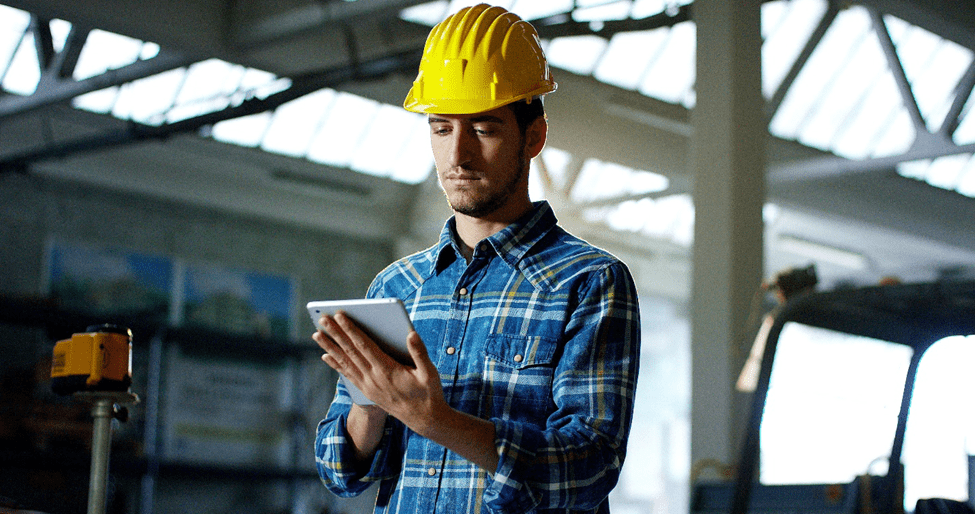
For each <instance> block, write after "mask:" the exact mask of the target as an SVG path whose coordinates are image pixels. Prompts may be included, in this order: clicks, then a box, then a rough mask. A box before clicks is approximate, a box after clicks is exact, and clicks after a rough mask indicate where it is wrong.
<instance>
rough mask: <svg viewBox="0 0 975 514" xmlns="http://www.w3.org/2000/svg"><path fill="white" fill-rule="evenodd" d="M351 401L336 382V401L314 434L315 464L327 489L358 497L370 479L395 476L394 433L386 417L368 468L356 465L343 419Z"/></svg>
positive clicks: (346, 414) (373, 480)
mask: <svg viewBox="0 0 975 514" xmlns="http://www.w3.org/2000/svg"><path fill="white" fill-rule="evenodd" d="M351 406H352V400H351V398H350V397H349V394H348V392H347V391H346V389H345V386H344V385H342V384H341V383H339V384H338V386H337V390H336V393H335V400H334V401H333V402H332V405H331V407H329V410H328V414H327V415H326V416H325V419H323V420H322V421H321V422H320V423H319V424H318V433H317V435H316V437H315V466H316V467H317V468H318V475H319V477H320V478H321V480H322V483H323V484H325V487H326V488H328V490H329V491H331V492H332V493H334V494H336V495H337V496H342V497H350V496H357V495H359V494H361V493H362V492H363V491H365V490H366V489H368V488H369V486H370V485H372V483H373V482H377V481H380V480H384V479H387V478H392V477H395V476H396V475H397V474H398V473H399V470H398V468H397V467H396V465H395V463H397V462H398V460H397V459H396V458H395V457H393V458H391V454H390V446H391V445H390V444H389V443H390V442H391V441H393V440H395V437H394V435H393V432H394V431H395V424H396V422H395V421H394V420H392V418H387V420H386V426H385V428H384V429H383V440H382V441H381V443H380V445H379V449H378V450H376V453H375V454H374V455H373V458H372V462H371V463H370V465H369V468H368V469H365V470H364V466H362V467H357V465H356V464H357V463H356V459H355V450H354V447H353V444H352V441H351V439H350V437H349V434H348V431H347V430H346V421H347V419H348V416H349V410H350V408H351Z"/></svg>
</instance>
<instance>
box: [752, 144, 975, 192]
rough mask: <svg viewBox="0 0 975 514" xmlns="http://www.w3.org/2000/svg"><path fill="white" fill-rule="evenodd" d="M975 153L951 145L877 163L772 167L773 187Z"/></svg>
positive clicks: (974, 148)
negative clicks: (780, 184) (776, 184)
mask: <svg viewBox="0 0 975 514" xmlns="http://www.w3.org/2000/svg"><path fill="white" fill-rule="evenodd" d="M963 153H975V143H971V144H967V145H947V146H944V145H942V146H938V147H923V148H922V147H917V148H912V149H911V150H909V151H908V152H906V153H904V154H901V155H892V156H889V157H877V158H874V159H864V160H852V159H844V158H842V157H823V158H817V159H807V160H802V161H793V162H788V163H784V164H776V165H770V166H769V169H768V181H769V184H774V183H789V182H798V181H804V180H814V179H821V178H827V177H835V176H838V175H845V174H851V173H869V172H875V171H884V170H890V169H893V168H895V167H896V166H897V165H898V164H900V163H902V162H911V161H918V160H924V159H937V158H938V157H946V156H949V155H958V154H963Z"/></svg>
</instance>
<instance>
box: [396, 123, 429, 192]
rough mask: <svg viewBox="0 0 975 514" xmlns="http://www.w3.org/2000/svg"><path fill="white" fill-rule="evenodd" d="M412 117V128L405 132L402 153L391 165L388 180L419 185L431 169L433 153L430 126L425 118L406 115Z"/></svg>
mask: <svg viewBox="0 0 975 514" xmlns="http://www.w3.org/2000/svg"><path fill="white" fill-rule="evenodd" d="M408 114H410V115H411V116H412V117H413V125H412V127H408V129H407V132H406V142H405V143H404V145H403V151H402V152H400V155H399V157H398V158H397V159H396V162H395V163H394V164H393V168H392V170H391V172H390V178H392V179H393V180H398V181H400V182H405V183H407V184H419V183H420V182H423V181H424V180H426V178H427V177H428V176H429V175H430V170H432V169H433V153H432V152H431V151H430V125H429V124H428V123H427V118H426V116H423V115H420V114H414V113H408Z"/></svg>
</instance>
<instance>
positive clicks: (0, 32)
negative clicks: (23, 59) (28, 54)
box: [0, 5, 30, 80]
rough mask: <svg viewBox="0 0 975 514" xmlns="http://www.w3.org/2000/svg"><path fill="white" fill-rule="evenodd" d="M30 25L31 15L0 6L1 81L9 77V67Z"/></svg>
mask: <svg viewBox="0 0 975 514" xmlns="http://www.w3.org/2000/svg"><path fill="white" fill-rule="evenodd" d="M29 25H30V15H29V14H27V13H26V12H24V11H21V10H19V9H14V8H11V7H7V6H5V5H0V80H3V79H5V77H6V76H7V67H8V66H9V65H10V62H11V60H12V59H13V57H14V53H16V52H17V48H18V47H19V46H20V44H21V41H22V40H23V39H24V31H26V30H27V27H28V26H29Z"/></svg>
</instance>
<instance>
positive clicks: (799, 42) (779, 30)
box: [762, 0, 826, 98]
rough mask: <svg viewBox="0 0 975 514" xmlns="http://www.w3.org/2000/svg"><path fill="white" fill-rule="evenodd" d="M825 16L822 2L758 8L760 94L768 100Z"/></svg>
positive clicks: (809, 0)
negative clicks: (760, 67)
mask: <svg viewBox="0 0 975 514" xmlns="http://www.w3.org/2000/svg"><path fill="white" fill-rule="evenodd" d="M825 12H826V2H823V1H822V0H792V1H789V2H786V1H777V2H767V3H765V4H762V33H763V38H764V42H763V44H762V91H763V93H764V95H765V97H766V98H771V97H772V95H773V94H774V93H775V90H776V89H778V87H779V85H780V84H781V83H782V80H783V79H784V78H785V75H786V74H787V73H788V72H789V69H790V68H791V67H792V63H794V62H795V60H796V59H797V58H798V57H799V53H800V52H801V51H802V49H803V47H804V46H805V45H806V42H807V41H809V38H810V37H811V36H812V33H813V31H814V30H816V26H817V25H818V24H819V22H820V20H821V19H822V17H823V14H824V13H825Z"/></svg>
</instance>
